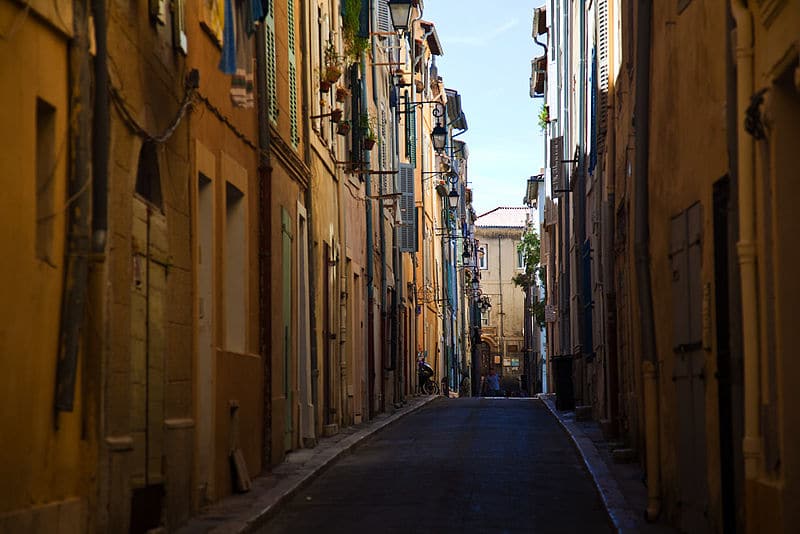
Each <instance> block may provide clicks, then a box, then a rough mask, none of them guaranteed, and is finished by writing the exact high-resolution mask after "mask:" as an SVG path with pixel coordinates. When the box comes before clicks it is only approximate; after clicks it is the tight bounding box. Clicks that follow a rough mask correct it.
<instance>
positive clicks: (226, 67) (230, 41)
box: [218, 0, 236, 74]
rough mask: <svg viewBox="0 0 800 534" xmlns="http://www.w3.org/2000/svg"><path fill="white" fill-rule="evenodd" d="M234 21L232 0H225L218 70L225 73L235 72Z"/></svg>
mask: <svg viewBox="0 0 800 534" xmlns="http://www.w3.org/2000/svg"><path fill="white" fill-rule="evenodd" d="M235 25H236V22H235V20H234V18H233V0H225V20H224V21H223V26H222V57H221V58H220V60H219V67H218V68H219V70H221V71H222V72H224V73H225V74H234V73H235V72H236V30H235Z"/></svg>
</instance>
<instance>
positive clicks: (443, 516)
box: [259, 398, 612, 534]
mask: <svg viewBox="0 0 800 534" xmlns="http://www.w3.org/2000/svg"><path fill="white" fill-rule="evenodd" d="M611 531H612V529H611V528H610V526H609V523H608V519H607V516H606V514H605V511H604V509H603V506H602V504H601V502H600V499H599V497H598V496H597V493H596V491H595V488H594V486H593V484H592V482H591V480H590V478H589V475H588V473H586V471H585V469H584V467H583V463H582V462H581V460H580V458H579V457H578V454H577V453H576V451H575V449H574V447H573V446H572V443H571V442H570V441H569V438H568V437H567V436H566V434H565V433H564V431H563V430H562V429H561V427H560V426H559V425H558V423H557V422H556V421H555V419H554V418H553V417H552V416H551V415H550V414H549V413H548V411H547V408H545V407H544V406H543V405H542V404H541V402H540V401H538V400H534V399H472V398H464V399H439V400H436V401H435V402H432V403H430V404H428V405H426V406H425V407H423V408H421V409H420V410H417V411H416V412H413V413H411V414H410V415H408V416H406V417H403V418H402V419H400V420H399V421H397V422H396V423H394V424H393V425H391V426H390V427H388V428H386V429H385V430H383V431H382V432H379V433H378V434H376V435H375V436H374V437H372V438H371V439H370V440H369V441H368V442H367V443H365V444H363V445H361V446H360V447H358V448H356V449H355V450H354V451H353V452H352V453H350V454H348V455H346V456H344V457H343V458H341V459H339V461H337V462H336V463H334V465H333V466H331V467H330V468H329V469H328V470H327V471H325V472H324V473H323V474H322V475H320V476H319V477H318V478H317V479H316V480H315V481H313V482H312V483H311V484H310V485H308V486H306V487H305V488H303V489H301V490H300V491H299V492H298V493H297V494H296V495H295V496H294V497H293V498H292V499H291V500H290V501H288V502H287V503H286V504H284V505H283V506H282V507H281V509H280V511H279V512H278V513H277V514H276V515H275V516H273V517H272V519H271V520H270V521H269V522H268V523H267V524H266V525H265V526H263V527H262V528H261V530H260V531H259V532H262V533H269V534H280V533H287V534H288V533H292V534H296V533H348V534H354V533H362V532H369V533H371V532H375V533H428V532H430V533H434V532H435V533H451V532H452V533H462V532H463V533H473V532H475V533H506V532H508V533H521V532H536V533H550V532H552V533H569V532H580V533H595V532H598V533H599V532H611Z"/></svg>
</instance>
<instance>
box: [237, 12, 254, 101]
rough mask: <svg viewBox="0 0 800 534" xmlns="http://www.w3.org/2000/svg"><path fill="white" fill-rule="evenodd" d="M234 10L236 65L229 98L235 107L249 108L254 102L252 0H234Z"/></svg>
mask: <svg viewBox="0 0 800 534" xmlns="http://www.w3.org/2000/svg"><path fill="white" fill-rule="evenodd" d="M234 10H235V13H234V20H235V22H236V25H235V27H236V31H235V34H236V59H235V62H236V67H235V73H234V75H233V80H232V82H231V100H232V101H233V105H234V106H236V107H242V108H251V107H253V105H254V104H255V95H254V91H253V88H254V78H253V62H254V58H253V43H252V41H251V39H250V35H252V34H253V33H254V31H253V19H252V14H253V11H252V10H253V7H252V0H235V4H234Z"/></svg>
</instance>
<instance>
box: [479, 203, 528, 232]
mask: <svg viewBox="0 0 800 534" xmlns="http://www.w3.org/2000/svg"><path fill="white" fill-rule="evenodd" d="M528 211H529V209H528V208H526V207H502V206H500V207H497V208H495V209H493V210H490V211H487V212H486V213H483V214H481V215H478V218H477V219H476V220H475V226H477V227H479V228H525V223H526V221H527V217H528Z"/></svg>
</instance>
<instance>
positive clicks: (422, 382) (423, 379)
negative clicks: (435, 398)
mask: <svg viewBox="0 0 800 534" xmlns="http://www.w3.org/2000/svg"><path fill="white" fill-rule="evenodd" d="M434 374H435V373H434V372H433V367H431V366H430V365H428V363H427V362H425V360H424V359H421V360H419V361H417V377H418V378H419V389H420V391H422V392H423V393H425V394H426V395H438V394H439V385H438V384H437V383H436V379H435V378H434Z"/></svg>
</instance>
